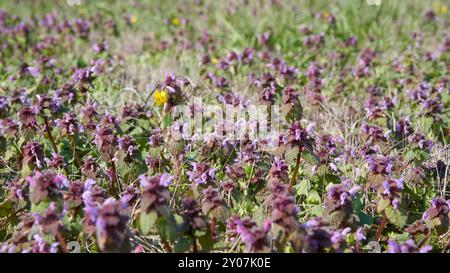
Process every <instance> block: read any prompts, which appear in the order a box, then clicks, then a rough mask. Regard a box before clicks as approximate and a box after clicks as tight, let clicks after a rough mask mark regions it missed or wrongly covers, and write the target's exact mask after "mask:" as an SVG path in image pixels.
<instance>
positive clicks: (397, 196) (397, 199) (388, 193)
mask: <svg viewBox="0 0 450 273" xmlns="http://www.w3.org/2000/svg"><path fill="white" fill-rule="evenodd" d="M403 183H404V182H403V178H398V179H393V178H388V179H387V180H385V181H383V183H382V185H381V187H379V188H378V190H377V192H378V195H379V196H380V197H381V198H382V200H385V201H387V204H390V205H392V207H393V208H394V209H398V208H399V206H400V203H401V200H402V190H403V188H404V186H403Z"/></svg>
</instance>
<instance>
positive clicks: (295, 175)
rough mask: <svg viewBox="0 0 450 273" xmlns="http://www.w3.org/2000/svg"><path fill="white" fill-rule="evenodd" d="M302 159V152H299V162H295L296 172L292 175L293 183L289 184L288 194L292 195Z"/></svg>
mask: <svg viewBox="0 0 450 273" xmlns="http://www.w3.org/2000/svg"><path fill="white" fill-rule="evenodd" d="M300 159H301V153H300V151H298V154H297V161H296V162H295V167H294V172H293V173H292V178H291V182H290V183H289V187H288V189H287V191H288V193H291V190H292V186H294V184H295V182H296V180H297V174H298V169H299V167H300Z"/></svg>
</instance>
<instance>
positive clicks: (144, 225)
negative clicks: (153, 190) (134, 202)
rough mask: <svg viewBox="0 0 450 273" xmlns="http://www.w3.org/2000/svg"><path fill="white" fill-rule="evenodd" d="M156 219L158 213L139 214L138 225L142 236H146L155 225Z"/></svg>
mask: <svg viewBox="0 0 450 273" xmlns="http://www.w3.org/2000/svg"><path fill="white" fill-rule="evenodd" d="M157 219H158V213H156V211H151V212H149V213H141V215H140V217H139V224H140V228H141V231H142V233H143V234H145V235H147V234H148V233H149V232H150V231H151V230H152V228H153V226H154V225H155V222H156V220H157Z"/></svg>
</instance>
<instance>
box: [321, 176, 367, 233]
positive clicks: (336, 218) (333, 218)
mask: <svg viewBox="0 0 450 273" xmlns="http://www.w3.org/2000/svg"><path fill="white" fill-rule="evenodd" d="M359 189H360V187H359V186H354V187H352V186H351V182H350V181H348V180H344V181H343V183H342V184H338V185H333V186H331V187H330V189H329V190H328V193H327V196H326V199H325V210H326V212H327V214H328V215H329V222H330V224H332V225H335V226H338V227H342V226H345V225H346V224H347V222H348V220H349V219H350V216H351V214H352V213H353V204H352V198H353V197H354V196H355V194H356V192H357V191H358V190H359Z"/></svg>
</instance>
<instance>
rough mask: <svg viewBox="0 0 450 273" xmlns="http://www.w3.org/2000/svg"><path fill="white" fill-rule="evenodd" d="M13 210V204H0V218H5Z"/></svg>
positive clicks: (7, 202)
mask: <svg viewBox="0 0 450 273" xmlns="http://www.w3.org/2000/svg"><path fill="white" fill-rule="evenodd" d="M12 209H13V203H12V202H9V201H5V202H3V203H0V217H7V216H8V215H9V214H10V213H11V212H12Z"/></svg>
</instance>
